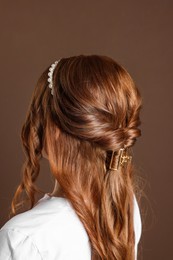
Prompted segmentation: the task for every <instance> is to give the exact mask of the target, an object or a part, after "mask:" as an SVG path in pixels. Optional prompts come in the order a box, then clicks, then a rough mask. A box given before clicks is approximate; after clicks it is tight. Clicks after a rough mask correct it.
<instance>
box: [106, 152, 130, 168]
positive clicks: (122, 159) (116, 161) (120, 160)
mask: <svg viewBox="0 0 173 260" xmlns="http://www.w3.org/2000/svg"><path fill="white" fill-rule="evenodd" d="M131 160H132V156H128V155H127V150H126V148H121V149H120V150H119V151H118V154H117V155H115V151H113V152H112V156H111V161H110V165H109V169H110V170H114V171H117V170H118V169H119V167H120V166H124V165H125V164H126V163H127V162H128V161H131Z"/></svg>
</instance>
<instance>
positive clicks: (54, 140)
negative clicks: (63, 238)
mask: <svg viewBox="0 0 173 260" xmlns="http://www.w3.org/2000/svg"><path fill="white" fill-rule="evenodd" d="M48 69H49V67H48V68H47V69H46V70H45V71H44V72H43V74H42V75H41V77H40V78H39V80H38V83H37V84H36V87H35V89H34V92H33V95H32V99H31V102H30V105H29V109H28V112H27V115H26V120H25V122H24V124H23V127H22V132H21V139H22V143H23V147H24V151H25V154H26V161H25V162H24V164H23V168H22V173H23V174H22V180H21V183H20V185H19V186H18V187H17V190H16V192H15V194H14V197H13V200H12V204H11V215H12V216H14V215H16V214H18V213H19V211H21V209H22V208H24V206H26V203H29V205H28V207H27V209H25V210H28V209H31V208H33V206H34V205H35V204H36V198H35V196H36V194H39V193H40V192H41V190H40V189H39V188H38V187H37V186H36V183H35V181H36V179H37V177H38V175H39V171H40V159H41V158H42V151H43V149H45V151H46V153H47V154H48V158H49V164H50V169H51V172H52V174H53V176H54V177H55V178H56V180H57V181H58V183H59V185H60V187H61V189H62V190H63V193H64V194H65V196H66V198H67V199H68V200H69V201H70V202H71V204H72V206H73V207H74V209H75V211H76V213H77V215H78V216H79V219H80V220H81V222H82V223H83V225H84V227H85V229H86V231H87V234H88V236H89V240H90V244H91V250H92V259H94V260H95V259H106V260H108V259H109V260H112V259H116V260H125V259H127V260H132V259H134V243H135V234H134V226H133V213H134V208H133V206H134V204H133V201H134V194H137V188H138V187H137V182H136V181H135V174H134V172H135V171H134V170H135V167H134V163H133V160H132V161H131V162H130V161H129V162H128V163H127V164H126V166H125V167H120V168H119V169H118V170H117V171H113V170H111V169H109V163H110V158H111V154H112V151H114V152H118V150H119V149H120V148H122V147H126V148H128V149H129V151H131V153H132V149H131V147H132V146H133V145H134V143H135V141H136V139H137V137H139V136H140V135H141V130H140V129H139V128H138V126H139V125H140V124H141V121H140V118H139V112H140V109H141V107H142V98H141V95H140V92H139V89H138V88H137V86H136V84H135V83H134V81H133V79H132V77H131V76H130V75H129V73H128V72H127V71H126V69H125V68H124V67H123V66H121V65H120V64H119V63H118V62H116V61H115V60H113V59H112V58H110V57H107V56H101V55H79V56H72V57H68V58H62V59H61V60H60V62H59V63H58V65H57V66H56V68H55V71H54V74H53V88H54V95H51V92H50V88H49V87H48V82H47V79H48ZM57 133H58V134H57ZM22 195H24V197H22ZM25 210H24V211H25Z"/></svg>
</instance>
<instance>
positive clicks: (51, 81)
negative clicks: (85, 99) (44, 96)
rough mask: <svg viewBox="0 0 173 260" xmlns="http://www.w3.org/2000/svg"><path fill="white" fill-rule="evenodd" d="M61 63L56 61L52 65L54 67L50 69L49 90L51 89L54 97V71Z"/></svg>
mask: <svg viewBox="0 0 173 260" xmlns="http://www.w3.org/2000/svg"><path fill="white" fill-rule="evenodd" d="M59 61H60V59H59V60H58V61H55V62H54V63H52V65H51V66H50V68H49V73H48V79H47V81H48V82H49V88H50V89H51V94H52V95H53V72H54V69H55V67H56V65H57V64H58V62H59Z"/></svg>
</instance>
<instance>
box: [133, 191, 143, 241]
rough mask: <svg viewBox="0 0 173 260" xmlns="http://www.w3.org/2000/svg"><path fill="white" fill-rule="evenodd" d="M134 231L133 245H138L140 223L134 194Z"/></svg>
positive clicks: (140, 230)
mask: <svg viewBox="0 0 173 260" xmlns="http://www.w3.org/2000/svg"><path fill="white" fill-rule="evenodd" d="M134 231H135V243H136V244H138V243H139V240H140V238H141V234H142V221H141V214H140V209H139V205H138V202H137V199H136V196H135V194H134Z"/></svg>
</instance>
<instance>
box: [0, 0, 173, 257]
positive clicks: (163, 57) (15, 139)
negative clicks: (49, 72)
mask: <svg viewBox="0 0 173 260" xmlns="http://www.w3.org/2000/svg"><path fill="white" fill-rule="evenodd" d="M0 4H1V7H0V10H1V11H0V19H1V22H0V27H1V31H0V32H1V41H0V44H1V48H0V65H1V70H0V76H1V80H0V88H1V101H0V106H1V109H0V111H1V127H0V131H1V132H0V136H1V157H0V158H1V179H0V225H1V226H2V225H3V224H4V223H5V221H6V220H7V213H8V208H9V206H10V201H11V199H12V195H13V193H14V191H15V188H16V186H17V184H18V182H19V180H20V171H21V166H22V162H23V160H24V155H23V151H22V147H21V141H20V131H21V126H22V124H23V121H24V118H25V114H26V110H27V107H28V104H29V101H30V97H31V94H32V91H33V89H34V86H35V83H36V81H37V79H38V77H39V76H40V74H41V73H42V71H43V70H44V69H45V68H46V67H47V66H48V65H49V64H50V63H52V62H54V61H55V60H56V59H59V58H60V57H65V56H72V55H78V54H103V55H107V56H111V57H113V58H114V59H115V60H117V61H118V62H120V63H121V64H122V65H124V67H125V68H126V69H127V70H128V71H129V73H130V74H131V75H132V77H133V78H134V80H135V81H136V84H137V85H138V87H139V88H140V90H141V94H142V96H143V111H142V113H141V119H142V125H141V130H142V136H141V137H140V139H138V140H137V142H136V145H135V147H134V154H135V161H136V164H137V167H138V170H139V174H140V175H141V177H142V178H143V179H144V184H143V185H144V186H145V187H144V189H145V193H146V195H147V197H148V199H147V200H146V199H145V202H144V203H143V204H145V205H144V206H145V207H146V205H147V210H145V212H146V213H145V214H144V218H145V219H146V220H145V222H146V223H145V227H144V228H143V233H142V238H141V241H140V250H141V256H140V257H139V259H146V260H153V259H154V260H155V259H157V260H163V259H173V253H172V231H173V223H172V220H173V209H172V192H171V189H172V183H173V177H172V175H171V173H172V161H173V158H172V157H171V156H172V149H171V145H172V132H173V131H172V130H173V123H172V116H171V112H172V107H171V105H172V103H171V102H172V92H173V90H172V74H173V72H172V69H173V62H172V46H173V41H172V39H173V37H172V26H173V18H172V17H173V12H172V11H173V2H172V1H162V0H160V1H159V0H157V1H156V0H155V1H148V0H146V1H138V0H136V1H110V0H107V1H98V0H97V1H55V0H54V1H0ZM39 183H40V186H41V188H43V189H44V190H45V192H49V191H51V189H52V187H53V183H52V181H51V178H50V174H49V166H48V163H47V161H46V160H43V161H42V162H41V174H40V177H39ZM141 210H142V209H141Z"/></svg>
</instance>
